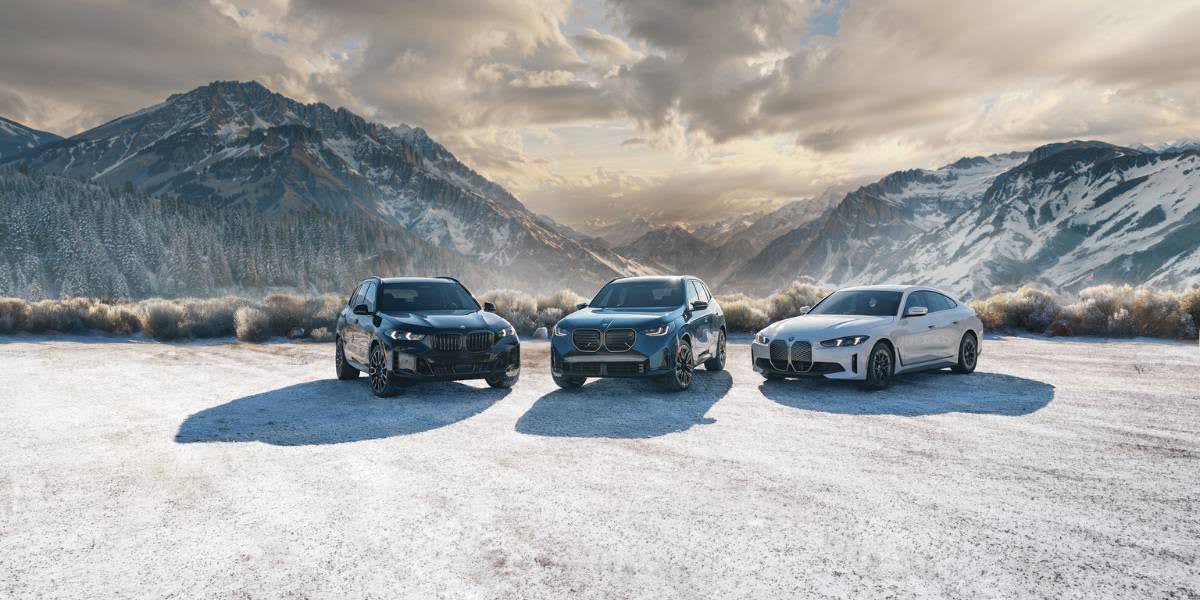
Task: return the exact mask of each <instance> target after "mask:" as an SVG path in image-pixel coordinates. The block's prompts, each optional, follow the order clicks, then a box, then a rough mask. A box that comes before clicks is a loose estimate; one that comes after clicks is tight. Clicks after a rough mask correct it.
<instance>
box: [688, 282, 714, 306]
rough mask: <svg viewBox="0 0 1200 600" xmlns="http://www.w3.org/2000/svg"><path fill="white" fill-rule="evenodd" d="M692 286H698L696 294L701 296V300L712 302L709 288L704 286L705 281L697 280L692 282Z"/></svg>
mask: <svg viewBox="0 0 1200 600" xmlns="http://www.w3.org/2000/svg"><path fill="white" fill-rule="evenodd" d="M692 284H693V285H695V286H696V293H697V294H699V295H700V299H701V300H703V301H705V302H712V294H710V293H708V286H706V285H704V282H703V281H700V280H699V279H696V280H694V281H692Z"/></svg>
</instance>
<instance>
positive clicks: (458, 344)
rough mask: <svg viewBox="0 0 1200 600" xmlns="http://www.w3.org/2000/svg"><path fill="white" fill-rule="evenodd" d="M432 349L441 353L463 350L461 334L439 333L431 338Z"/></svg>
mask: <svg viewBox="0 0 1200 600" xmlns="http://www.w3.org/2000/svg"><path fill="white" fill-rule="evenodd" d="M433 349H434V350H440V351H442V352H457V351H459V350H462V349H463V335H462V334H461V333H439V334H436V335H434V336H433Z"/></svg>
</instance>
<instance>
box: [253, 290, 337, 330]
mask: <svg viewBox="0 0 1200 600" xmlns="http://www.w3.org/2000/svg"><path fill="white" fill-rule="evenodd" d="M345 304H346V300H345V298H342V297H341V296H337V295H335V294H323V295H320V296H301V295H299V294H287V293H277V294H271V295H269V296H267V297H266V298H265V299H264V300H263V306H262V309H263V310H264V311H265V312H266V314H267V317H268V318H269V325H268V327H269V328H270V331H271V335H287V334H288V332H289V331H291V330H292V329H294V328H296V327H299V328H300V329H303V330H304V331H311V330H313V329H318V328H321V327H333V326H334V323H335V322H336V321H337V315H338V312H339V311H341V310H342V308H343V307H344V306H345Z"/></svg>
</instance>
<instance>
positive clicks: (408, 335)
mask: <svg viewBox="0 0 1200 600" xmlns="http://www.w3.org/2000/svg"><path fill="white" fill-rule="evenodd" d="M389 335H391V336H392V339H393V340H409V341H411V342H419V341H421V340H423V339H425V334H423V333H416V332H415V331H404V330H401V329H393V330H392V333H391V334H389Z"/></svg>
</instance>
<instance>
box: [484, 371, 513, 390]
mask: <svg viewBox="0 0 1200 600" xmlns="http://www.w3.org/2000/svg"><path fill="white" fill-rule="evenodd" d="M520 378H521V372H520V371H517V373H516V374H515V375H513V376H512V377H509V376H507V375H494V376H492V377H488V378H486V379H484V381H486V382H487V384H488V385H490V386H492V387H494V388H510V387H512V386H514V385H516V384H517V380H518V379H520Z"/></svg>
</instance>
